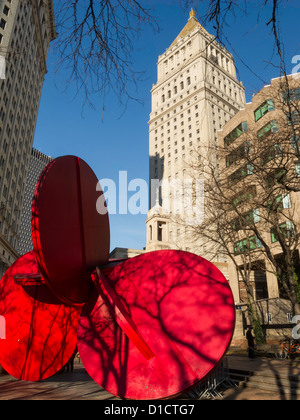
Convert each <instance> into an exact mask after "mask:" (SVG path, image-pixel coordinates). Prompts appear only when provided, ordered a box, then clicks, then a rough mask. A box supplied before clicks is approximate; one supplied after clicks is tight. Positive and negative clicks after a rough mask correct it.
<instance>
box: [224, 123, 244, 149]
mask: <svg viewBox="0 0 300 420" xmlns="http://www.w3.org/2000/svg"><path fill="white" fill-rule="evenodd" d="M247 131H248V124H247V122H242V123H241V124H239V125H238V126H237V127H236V128H235V129H234V130H233V131H231V133H229V134H228V135H227V136H226V137H225V138H224V144H225V147H228V146H229V145H230V144H231V143H233V142H234V141H235V140H236V139H237V138H239V137H240V136H241V135H242V134H244V133H245V132H247Z"/></svg>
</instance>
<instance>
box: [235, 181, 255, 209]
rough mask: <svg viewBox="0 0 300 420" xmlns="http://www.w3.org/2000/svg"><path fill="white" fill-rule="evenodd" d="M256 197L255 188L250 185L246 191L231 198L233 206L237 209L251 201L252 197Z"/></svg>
mask: <svg viewBox="0 0 300 420" xmlns="http://www.w3.org/2000/svg"><path fill="white" fill-rule="evenodd" d="M256 195H257V191H256V186H255V185H250V186H249V188H247V191H243V192H239V193H238V194H237V195H235V196H234V197H233V205H234V206H236V207H238V206H240V205H242V204H244V203H246V202H249V201H251V200H252V199H253V198H254V197H256Z"/></svg>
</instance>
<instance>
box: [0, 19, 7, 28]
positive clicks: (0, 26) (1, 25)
mask: <svg viewBox="0 0 300 420" xmlns="http://www.w3.org/2000/svg"><path fill="white" fill-rule="evenodd" d="M5 26H6V21H5V20H4V19H1V21H0V28H1V29H5Z"/></svg>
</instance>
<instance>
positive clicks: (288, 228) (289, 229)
mask: <svg viewBox="0 0 300 420" xmlns="http://www.w3.org/2000/svg"><path fill="white" fill-rule="evenodd" d="M279 235H282V236H283V237H284V238H285V239H289V238H293V237H294V236H295V227H294V224H293V223H292V222H291V221H289V220H288V221H287V222H286V223H282V224H281V225H279V227H278V228H272V229H271V241H272V244H274V243H275V242H278V241H279Z"/></svg>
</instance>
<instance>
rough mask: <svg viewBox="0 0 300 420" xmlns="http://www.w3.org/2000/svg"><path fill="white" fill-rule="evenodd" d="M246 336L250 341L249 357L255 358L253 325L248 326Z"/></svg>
mask: <svg viewBox="0 0 300 420" xmlns="http://www.w3.org/2000/svg"><path fill="white" fill-rule="evenodd" d="M246 338H247V341H248V357H249V359H254V357H255V355H254V346H255V343H254V340H255V339H254V337H253V335H252V327H250V328H248V331H247V334H246Z"/></svg>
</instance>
